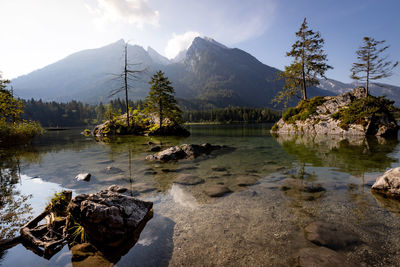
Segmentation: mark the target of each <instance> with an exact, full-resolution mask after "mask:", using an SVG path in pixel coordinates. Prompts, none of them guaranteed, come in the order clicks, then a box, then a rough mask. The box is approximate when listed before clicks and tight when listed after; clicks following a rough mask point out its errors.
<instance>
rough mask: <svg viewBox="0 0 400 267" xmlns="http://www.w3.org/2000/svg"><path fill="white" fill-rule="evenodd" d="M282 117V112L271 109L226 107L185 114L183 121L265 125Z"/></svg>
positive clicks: (192, 111)
mask: <svg viewBox="0 0 400 267" xmlns="http://www.w3.org/2000/svg"><path fill="white" fill-rule="evenodd" d="M281 116H282V113H281V112H280V111H275V110H271V109H269V108H243V107H226V108H218V109H208V110H190V111H184V112H183V119H184V120H185V121H186V122H219V123H231V122H245V123H263V122H275V121H278V120H279V119H280V118H281Z"/></svg>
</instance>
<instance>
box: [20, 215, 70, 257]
mask: <svg viewBox="0 0 400 267" xmlns="http://www.w3.org/2000/svg"><path fill="white" fill-rule="evenodd" d="M43 219H45V220H46V224H44V225H38V223H39V222H40V221H42V220H43ZM54 222H55V220H54V215H53V214H52V213H51V212H49V211H48V210H45V211H43V212H42V213H41V214H39V215H38V216H37V217H36V218H34V219H33V220H31V221H29V222H28V223H26V224H25V225H24V226H22V227H21V230H20V233H21V241H22V243H23V244H24V245H25V246H26V247H27V248H29V249H30V250H32V251H33V252H35V253H36V254H38V255H39V256H42V257H44V258H46V259H49V258H51V257H52V256H53V255H54V254H55V253H57V252H58V251H60V250H61V249H62V248H63V247H64V245H65V243H66V236H65V235H64V233H63V232H64V231H63V229H64V227H63V226H61V227H60V225H55V224H56V223H54ZM62 222H64V223H65V219H64V220H62ZM55 226H56V227H55ZM57 226H58V227H57Z"/></svg>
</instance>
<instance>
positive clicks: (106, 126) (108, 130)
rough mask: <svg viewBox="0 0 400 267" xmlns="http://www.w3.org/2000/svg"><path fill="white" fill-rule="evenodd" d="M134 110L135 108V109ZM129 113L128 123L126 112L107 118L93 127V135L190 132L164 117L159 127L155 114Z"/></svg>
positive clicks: (166, 134)
mask: <svg viewBox="0 0 400 267" xmlns="http://www.w3.org/2000/svg"><path fill="white" fill-rule="evenodd" d="M135 111H136V110H135ZM135 111H134V114H132V115H130V116H131V117H130V119H129V120H130V124H129V125H128V124H127V123H126V120H127V119H126V113H125V114H123V115H121V116H118V117H114V118H113V119H110V120H107V121H105V122H104V123H102V124H100V125H97V126H96V127H95V128H94V129H93V132H92V134H93V136H96V137H105V136H114V135H128V134H130V135H145V136H152V135H164V136H189V135H190V132H189V131H188V130H186V129H185V128H184V127H183V126H182V125H181V124H179V123H177V122H175V121H173V120H171V119H169V118H164V119H163V123H162V125H163V126H162V127H161V128H160V127H159V125H160V119H159V118H158V117H157V116H155V115H146V114H144V113H140V112H137V111H136V112H135Z"/></svg>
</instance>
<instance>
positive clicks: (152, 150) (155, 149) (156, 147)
mask: <svg viewBox="0 0 400 267" xmlns="http://www.w3.org/2000/svg"><path fill="white" fill-rule="evenodd" d="M150 151H151V152H158V151H161V147H160V146H153V147H152V148H151V149H150Z"/></svg>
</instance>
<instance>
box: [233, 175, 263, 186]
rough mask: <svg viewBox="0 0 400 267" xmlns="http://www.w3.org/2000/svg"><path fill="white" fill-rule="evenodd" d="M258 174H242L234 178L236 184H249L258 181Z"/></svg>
mask: <svg viewBox="0 0 400 267" xmlns="http://www.w3.org/2000/svg"><path fill="white" fill-rule="evenodd" d="M258 179H260V178H259V177H258V176H255V175H247V176H246V175H243V176H239V177H237V178H236V184H237V185H238V186H250V185H255V184H257V183H258Z"/></svg>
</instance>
